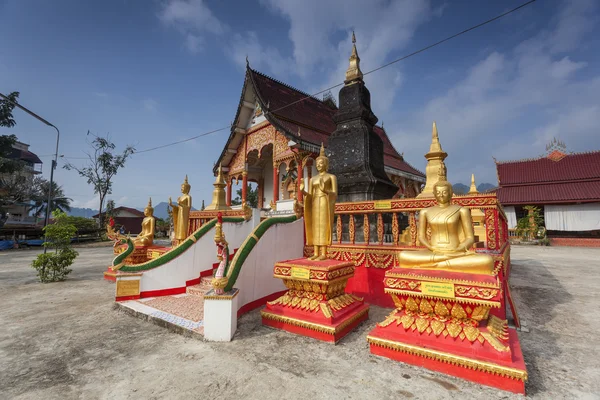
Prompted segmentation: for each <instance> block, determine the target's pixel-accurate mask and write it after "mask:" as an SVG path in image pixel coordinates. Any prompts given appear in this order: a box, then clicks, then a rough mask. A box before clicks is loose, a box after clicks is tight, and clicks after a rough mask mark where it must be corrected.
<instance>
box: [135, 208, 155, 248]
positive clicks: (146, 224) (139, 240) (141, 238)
mask: <svg viewBox="0 0 600 400" xmlns="http://www.w3.org/2000/svg"><path fill="white" fill-rule="evenodd" d="M153 214H154V208H152V198H150V199H149V200H148V205H147V206H146V208H145V209H144V216H145V218H144V219H143V220H142V231H141V232H140V234H139V235H137V237H136V238H135V240H134V241H133V244H134V246H136V247H143V246H152V243H153V242H154V228H155V221H154V215H153Z"/></svg>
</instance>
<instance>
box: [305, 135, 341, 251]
mask: <svg viewBox="0 0 600 400" xmlns="http://www.w3.org/2000/svg"><path fill="white" fill-rule="evenodd" d="M316 166H317V171H318V172H319V173H318V175H316V176H314V177H312V178H311V179H310V181H309V182H308V191H305V190H304V180H303V181H302V182H301V183H300V190H301V191H302V193H303V194H304V196H305V197H304V226H305V228H306V244H307V245H309V246H314V249H315V254H314V255H313V256H312V257H310V258H309V259H310V260H326V259H327V246H330V245H331V240H332V234H333V214H334V211H335V200H336V198H337V190H338V187H337V178H336V177H335V175H332V174H329V173H327V169H328V168H329V159H328V158H327V157H326V156H325V148H324V147H323V144H321V152H320V154H319V157H317V160H316Z"/></svg>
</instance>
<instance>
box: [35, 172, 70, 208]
mask: <svg viewBox="0 0 600 400" xmlns="http://www.w3.org/2000/svg"><path fill="white" fill-rule="evenodd" d="M36 178H37V177H36ZM49 190H50V182H49V181H47V180H45V179H43V178H42V179H41V180H37V179H35V178H34V185H33V193H32V196H31V200H33V202H34V204H33V206H32V207H31V210H32V211H33V215H35V216H36V217H39V216H40V215H41V214H42V213H45V212H46V205H47V204H48V191H49ZM50 197H51V200H52V201H51V202H50V204H51V205H52V206H51V209H50V212H51V213H52V212H54V211H56V210H60V211H62V212H67V211H71V202H72V201H73V199H71V198H69V197H67V196H65V194H64V192H63V189H62V186H59V185H58V184H57V183H56V182H52V193H50Z"/></svg>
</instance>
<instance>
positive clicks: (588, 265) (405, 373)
mask: <svg viewBox="0 0 600 400" xmlns="http://www.w3.org/2000/svg"><path fill="white" fill-rule="evenodd" d="M78 251H79V252H80V256H79V258H78V259H77V260H76V263H75V265H74V266H73V272H72V273H71V275H70V277H69V279H68V280H67V281H65V282H61V283H51V284H40V283H38V282H37V280H36V277H35V271H34V270H33V269H32V268H31V267H30V263H31V260H32V259H33V258H34V257H35V256H36V254H37V253H38V252H39V251H36V250H27V251H8V252H6V251H5V252H0V398H2V399H76V398H83V399H163V398H164V399H166V398H168V399H183V398H185V399H194V398H198V399H204V398H206V399H208V398H214V399H217V398H220V399H240V398H247V399H261V400H267V399H307V398H308V399H402V398H406V399H409V398H410V399H446V398H461V399H465V398H485V399H512V398H522V397H521V396H517V395H512V394H508V393H505V392H501V391H498V390H495V389H491V388H487V387H483V386H479V385H476V384H472V383H469V382H465V381H462V380H460V379H456V378H452V377H448V376H444V375H441V374H438V373H434V372H429V371H427V370H424V369H419V368H416V367H412V366H409V365H404V364H402V363H398V362H394V361H391V360H388V359H385V358H380V357H377V356H373V355H371V354H370V353H369V349H368V346H367V342H366V339H365V337H366V335H367V333H368V332H369V331H370V330H371V329H372V328H373V327H374V325H375V324H376V323H377V322H379V321H382V320H383V319H384V317H385V315H386V314H387V313H388V310H386V309H381V308H377V307H372V308H371V313H370V319H369V320H368V321H367V322H365V323H363V324H362V325H361V326H360V327H359V328H358V329H357V330H356V331H354V332H353V333H351V334H350V335H349V336H347V337H346V338H345V339H344V340H342V341H341V342H340V343H339V344H338V345H337V346H333V345H330V344H326V343H321V342H317V341H314V340H311V339H308V338H304V337H299V336H295V335H292V334H289V333H285V332H280V331H275V330H271V329H269V328H265V327H263V326H262V325H261V324H260V314H259V311H258V310H255V311H253V312H251V313H249V314H247V315H245V316H243V317H242V318H241V319H240V323H239V326H238V332H237V333H236V336H235V338H234V341H233V342H231V343H207V342H202V341H199V340H197V339H192V338H185V337H183V336H180V335H178V334H175V333H172V332H170V331H168V330H167V329H165V328H161V327H158V326H155V325H152V324H150V323H147V322H144V321H142V320H140V319H137V318H134V317H131V316H129V315H126V314H124V313H122V312H119V311H116V310H114V309H113V300H114V284H113V283H109V282H106V281H103V280H102V271H103V270H105V268H106V266H107V265H108V263H109V261H110V260H111V252H112V248H110V247H108V248H79V249H78ZM512 262H513V276H512V278H511V286H512V289H513V295H514V297H515V300H516V303H517V306H518V309H519V312H520V315H521V318H522V320H524V321H526V323H527V326H528V328H529V332H520V333H519V337H520V340H521V346H522V348H523V352H524V356H525V361H526V363H527V369H528V372H529V382H528V384H527V393H528V397H532V398H538V399H563V398H569V399H571V398H600V395H599V394H600V379H599V378H600V361H599V359H598V355H597V351H598V339H599V334H598V332H599V331H600V318H599V317H600V315H599V313H600V311H599V310H600V295H599V290H598V285H600V249H586V248H566V247H562V248H561V247H557V248H553V247H550V248H547V247H516V246H515V247H514V248H513V251H512Z"/></svg>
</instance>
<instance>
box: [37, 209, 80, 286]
mask: <svg viewBox="0 0 600 400" xmlns="http://www.w3.org/2000/svg"><path fill="white" fill-rule="evenodd" d="M52 216H53V218H54V223H53V224H51V225H48V226H46V227H45V228H44V233H45V235H46V241H45V242H44V247H46V248H51V249H53V250H54V252H53V253H45V254H40V255H38V256H37V258H36V259H35V260H34V261H33V263H32V266H33V268H35V269H36V270H37V275H38V278H39V279H40V281H41V282H44V283H46V282H57V281H64V280H65V278H66V277H67V275H68V274H69V273H70V272H71V269H70V268H69V266H70V265H71V264H73V261H75V258H76V257H77V256H78V253H77V252H76V251H75V250H73V249H72V248H71V238H72V237H73V236H75V233H76V232H77V228H76V227H75V225H73V224H71V223H69V217H68V216H67V214H65V213H64V212H62V211H60V210H57V211H54V212H53V213H52Z"/></svg>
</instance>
